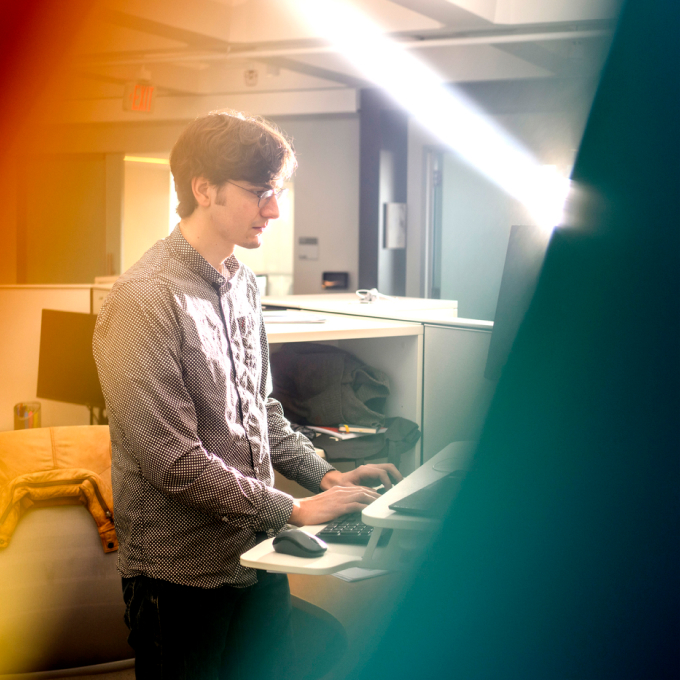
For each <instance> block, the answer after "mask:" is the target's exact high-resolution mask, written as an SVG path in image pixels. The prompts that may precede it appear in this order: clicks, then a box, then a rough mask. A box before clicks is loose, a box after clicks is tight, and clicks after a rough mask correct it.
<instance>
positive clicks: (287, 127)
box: [0, 114, 359, 293]
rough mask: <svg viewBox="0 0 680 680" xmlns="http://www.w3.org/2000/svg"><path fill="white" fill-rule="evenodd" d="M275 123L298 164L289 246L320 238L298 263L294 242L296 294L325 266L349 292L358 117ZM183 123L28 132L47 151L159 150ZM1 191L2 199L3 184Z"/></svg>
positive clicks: (11, 235) (9, 265)
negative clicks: (344, 279)
mask: <svg viewBox="0 0 680 680" xmlns="http://www.w3.org/2000/svg"><path fill="white" fill-rule="evenodd" d="M275 122H277V124H279V125H280V127H281V128H282V129H283V130H284V131H285V132H286V133H288V134H289V135H290V136H291V137H292V138H293V143H294V145H295V150H296V152H297V155H298V160H299V163H300V167H299V169H298V171H297V173H296V175H295V178H294V183H295V206H294V210H295V243H296V244H297V239H298V237H299V236H315V237H317V238H318V239H319V259H318V260H308V261H304V260H299V259H298V257H297V255H298V253H297V245H296V252H295V259H294V272H295V273H294V291H295V292H296V293H319V292H322V289H321V274H322V272H324V271H347V272H349V275H350V289H351V290H354V289H355V288H356V282H357V276H358V274H357V261H358V213H359V121H358V116H357V115H355V114H337V115H324V116H290V117H282V118H280V119H277V120H276V121H275ZM185 125H186V123H185V122H181V121H178V122H162V123H144V122H140V123H118V124H113V123H111V124H109V123H106V124H94V123H92V124H86V125H58V126H56V125H55V126H49V127H45V128H42V129H40V130H37V131H34V133H33V137H32V138H31V146H32V147H39V148H41V149H42V150H43V151H44V152H45V153H106V154H130V155H145V154H162V153H167V152H168V151H169V150H170V149H171V148H172V145H173V144H174V142H175V140H176V139H177V137H178V135H179V134H180V132H181V131H182V129H183V128H184V127H185ZM128 165H129V164H128ZM0 190H1V191H2V194H1V195H2V196H4V195H5V193H6V189H4V188H2V187H0ZM10 203H15V199H12V200H10ZM166 214H167V213H166ZM7 217H8V220H9V222H8V224H7V228H6V230H3V235H2V242H0V246H3V247H4V246H5V245H6V246H7V251H6V252H9V253H11V254H14V253H15V252H16V246H15V245H14V240H13V239H15V237H16V218H13V217H12V215H11V210H10V211H8V214H7ZM124 247H125V246H124ZM265 247H266V246H265ZM0 250H2V247H0ZM1 257H2V256H0V258H1ZM6 260H7V262H6V263H5V262H4V261H3V260H2V259H0V265H2V268H3V271H2V274H1V276H2V280H3V281H4V282H6V283H14V282H16V275H15V273H14V267H15V266H16V259H15V256H13V255H10V256H9V257H7V258H6ZM125 266H129V263H128V265H125Z"/></svg>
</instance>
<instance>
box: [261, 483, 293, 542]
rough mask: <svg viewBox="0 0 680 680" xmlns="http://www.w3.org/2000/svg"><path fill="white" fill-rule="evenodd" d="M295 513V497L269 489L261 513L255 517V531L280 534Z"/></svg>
mask: <svg viewBox="0 0 680 680" xmlns="http://www.w3.org/2000/svg"><path fill="white" fill-rule="evenodd" d="M292 513H293V497H292V496H291V495H289V494H287V493H285V492H283V491H279V490H278V489H275V488H273V487H268V488H267V492H266V494H265V496H264V499H263V502H262V508H261V510H260V512H258V513H257V515H256V516H255V522H254V524H253V529H254V530H255V531H266V530H267V529H273V530H274V531H276V532H278V531H280V530H281V529H283V527H284V526H285V525H286V524H287V523H288V520H289V519H290V516H291V514H292Z"/></svg>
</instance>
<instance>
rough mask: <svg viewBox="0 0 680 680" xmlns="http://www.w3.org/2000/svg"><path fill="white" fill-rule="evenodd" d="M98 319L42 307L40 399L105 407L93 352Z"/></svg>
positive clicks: (39, 365) (92, 316)
mask: <svg viewBox="0 0 680 680" xmlns="http://www.w3.org/2000/svg"><path fill="white" fill-rule="evenodd" d="M96 321H97V315H96V314H80V313H78V312H59V311H56V310H53V309H43V310H42V326H41V328H40V359H39V363H38V391H37V396H38V398H40V399H54V400H55V401H65V402H68V403H70V404H83V405H85V406H97V407H103V406H104V396H103V395H102V390H101V387H100V385H99V377H98V375H97V367H96V365H95V363H94V357H93V355H92V335H93V334H94V325H95V322H96Z"/></svg>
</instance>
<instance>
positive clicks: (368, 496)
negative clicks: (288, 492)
mask: <svg viewBox="0 0 680 680" xmlns="http://www.w3.org/2000/svg"><path fill="white" fill-rule="evenodd" d="M376 498H380V494H379V493H377V492H376V491H374V490H373V489H369V488H368V487H365V486H334V487H332V488H330V489H329V490H328V491H324V492H323V493H320V494H317V495H316V496H310V497H309V498H296V499H294V501H293V512H292V513H291V516H290V519H289V520H288V522H289V524H294V525H295V526H297V527H303V526H307V525H311V524H326V522H330V521H331V520H333V519H335V518H336V517H340V515H346V514H348V513H350V512H361V510H363V509H364V508H365V507H366V506H367V505H368V504H369V503H372V502H373V501H374V500H375V499H376Z"/></svg>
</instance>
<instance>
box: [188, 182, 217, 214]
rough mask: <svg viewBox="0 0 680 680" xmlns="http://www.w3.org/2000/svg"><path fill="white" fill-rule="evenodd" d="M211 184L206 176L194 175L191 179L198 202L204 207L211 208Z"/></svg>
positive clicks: (192, 188)
mask: <svg viewBox="0 0 680 680" xmlns="http://www.w3.org/2000/svg"><path fill="white" fill-rule="evenodd" d="M211 186H212V185H211V184H210V182H209V181H208V180H207V179H206V178H205V177H194V178H193V179H192V180H191V191H192V192H193V194H194V198H195V199H196V203H198V205H200V206H201V207H203V208H209V207H210V205H211V204H212V197H211V192H210V188H211Z"/></svg>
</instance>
